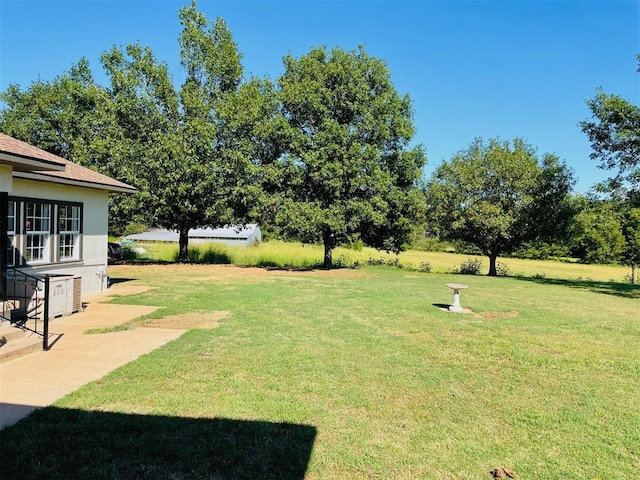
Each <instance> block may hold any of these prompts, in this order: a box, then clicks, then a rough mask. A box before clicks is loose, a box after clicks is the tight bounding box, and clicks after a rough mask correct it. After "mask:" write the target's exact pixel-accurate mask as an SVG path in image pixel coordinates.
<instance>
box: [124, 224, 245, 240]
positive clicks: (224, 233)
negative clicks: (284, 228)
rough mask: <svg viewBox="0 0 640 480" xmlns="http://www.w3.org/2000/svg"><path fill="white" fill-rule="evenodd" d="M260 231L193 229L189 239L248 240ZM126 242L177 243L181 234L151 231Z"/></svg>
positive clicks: (129, 237) (233, 227) (230, 228)
mask: <svg viewBox="0 0 640 480" xmlns="http://www.w3.org/2000/svg"><path fill="white" fill-rule="evenodd" d="M256 230H258V225H255V224H250V225H246V226H230V227H222V228H192V229H191V230H189V238H202V239H224V240H246V239H247V238H249V237H250V236H251V235H253V234H254V233H255V232H256ZM125 239H126V240H135V241H139V242H145V241H146V242H177V241H178V240H179V234H178V232H177V231H175V230H160V229H158V230H149V231H148V232H144V233H137V234H135V235H128V236H127V237H125Z"/></svg>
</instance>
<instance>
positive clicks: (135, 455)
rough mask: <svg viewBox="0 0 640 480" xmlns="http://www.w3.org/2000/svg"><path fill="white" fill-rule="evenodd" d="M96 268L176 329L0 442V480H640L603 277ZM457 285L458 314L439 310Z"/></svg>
mask: <svg viewBox="0 0 640 480" xmlns="http://www.w3.org/2000/svg"><path fill="white" fill-rule="evenodd" d="M465 258H466V257H465ZM434 263H435V262H434ZM594 271H595V269H594ZM537 273H540V274H542V273H544V272H537ZM109 274H110V275H111V277H112V279H113V280H114V281H127V282H131V284H140V285H146V286H149V287H151V289H150V290H148V291H147V292H145V293H142V294H139V295H134V296H129V297H120V298H115V299H114V300H113V301H115V302H118V303H124V304H144V305H157V306H161V307H163V308H161V309H159V310H157V311H156V312H154V314H152V315H150V316H148V317H145V318H141V319H138V320H136V321H134V323H133V325H131V327H136V328H139V327H146V328H154V327H170V326H172V325H176V326H180V327H181V328H185V327H188V328H190V330H189V331H188V332H187V333H185V334H184V335H183V336H182V337H181V338H180V339H178V340H176V341H174V342H172V343H170V344H168V345H166V346H165V347H162V348H160V349H158V350H155V351H154V352H152V353H150V354H148V355H145V356H143V357H141V358H139V359H138V360H136V361H134V362H131V363H130V364H128V365H126V366H124V367H121V368H119V369H118V370H116V371H114V372H112V373H111V374H109V375H107V376H106V377H104V378H103V379H102V380H100V381H98V382H94V383H91V384H89V385H87V386H85V387H83V388H81V389H80V390H78V391H76V392H74V393H73V394H71V395H69V396H67V397H65V398H63V399H61V400H60V401H58V402H57V403H56V404H55V405H54V406H53V407H49V408H46V409H42V410H39V411H37V412H35V413H34V414H32V415H31V416H30V417H29V418H27V419H25V420H23V421H21V422H19V423H18V424H16V425H14V426H12V427H8V428H6V429H5V430H3V431H2V436H1V440H0V441H1V448H2V457H1V461H0V477H1V478H3V479H4V478H47V479H54V478H61V479H62V478H64V479H67V478H91V479H94V478H96V479H97V478H113V479H116V478H117V479H139V478H144V479H146V478H148V479H156V478H167V479H228V478H233V479H236V478H237V479H262V478H272V479H301V478H306V479H315V480H319V479H422V478H424V479H439V480H442V479H448V480H453V479H456V480H458V479H469V480H471V479H474V480H475V479H484V478H486V479H490V478H491V475H490V474H489V471H490V470H492V469H494V468H497V467H505V468H507V469H509V470H512V471H514V472H515V473H516V474H517V475H518V477H519V478H520V479H536V480H544V479H558V480H560V479H562V480H565V479H635V478H640V400H639V399H640V354H639V351H640V349H639V341H640V308H639V307H640V303H639V302H640V288H639V287H632V286H630V285H623V284H620V283H610V282H608V281H606V279H607V278H610V277H608V275H609V273H608V272H607V273H605V274H599V275H601V277H598V276H597V275H596V274H593V275H590V276H589V277H590V278H593V279H597V281H595V280H587V279H586V278H585V277H582V278H581V279H578V278H576V279H573V280H559V279H557V278H554V275H551V274H546V275H544V276H543V275H538V276H537V277H536V278H524V277H523V278H506V277H505V278H502V277H499V278H488V277H480V276H459V275H451V274H439V273H431V274H427V273H421V272H413V271H407V270H406V269H404V270H403V269H396V268H390V267H367V268H362V269H357V270H346V269H345V270H333V271H307V272H301V271H298V272H296V271H283V270H273V271H270V270H266V269H257V268H250V267H244V268H243V267H234V266H205V265H190V266H180V265H139V266H126V265H123V266H115V267H111V268H110V271H109ZM543 277H544V278H543ZM461 282H463V283H465V284H467V285H468V286H469V288H468V289H467V290H464V291H463V292H462V294H461V300H462V305H463V306H464V307H468V308H470V309H472V311H473V313H472V314H464V315H463V314H452V313H448V312H445V311H442V310H441V309H440V308H438V306H439V305H446V304H449V303H450V302H451V291H450V290H449V289H448V288H446V287H445V283H461Z"/></svg>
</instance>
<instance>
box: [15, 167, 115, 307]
mask: <svg viewBox="0 0 640 480" xmlns="http://www.w3.org/2000/svg"><path fill="white" fill-rule="evenodd" d="M9 195H10V196H11V197H24V198H32V199H42V200H51V201H59V202H77V203H80V204H82V235H81V236H82V241H81V242H82V243H81V255H80V257H81V258H80V260H74V261H69V262H62V263H48V264H42V265H31V266H28V265H22V266H19V267H18V268H20V269H21V270H24V271H26V272H27V273H30V272H33V273H35V274H40V275H41V274H55V275H76V276H81V277H82V294H83V295H84V294H88V293H95V292H100V291H102V290H105V289H106V288H107V241H108V237H107V228H108V220H107V219H108V203H109V193H108V192H107V191H104V190H96V189H91V188H82V187H73V186H66V185H60V184H55V183H45V182H38V181H31V180H25V179H19V178H14V180H13V189H12V191H11V192H10V194H9Z"/></svg>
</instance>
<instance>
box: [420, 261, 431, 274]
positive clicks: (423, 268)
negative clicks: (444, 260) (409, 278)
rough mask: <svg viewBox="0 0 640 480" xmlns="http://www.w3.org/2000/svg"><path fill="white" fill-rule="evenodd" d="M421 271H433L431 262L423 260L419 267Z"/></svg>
mask: <svg viewBox="0 0 640 480" xmlns="http://www.w3.org/2000/svg"><path fill="white" fill-rule="evenodd" d="M419 269H420V271H421V272H425V273H431V263H429V262H421V263H420V267H419Z"/></svg>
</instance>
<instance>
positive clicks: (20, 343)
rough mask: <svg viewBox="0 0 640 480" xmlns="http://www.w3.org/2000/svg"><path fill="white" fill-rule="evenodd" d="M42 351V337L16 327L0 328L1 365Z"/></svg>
mask: <svg viewBox="0 0 640 480" xmlns="http://www.w3.org/2000/svg"><path fill="white" fill-rule="evenodd" d="M39 350H42V337H41V336H40V335H36V334H35V333H31V332H25V331H24V330H21V329H19V328H15V327H3V328H0V363H5V362H9V361H11V360H14V359H16V358H20V357H22V356H24V355H28V354H30V353H33V352H37V351H39Z"/></svg>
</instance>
